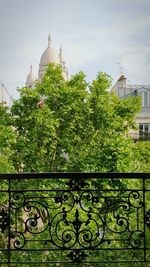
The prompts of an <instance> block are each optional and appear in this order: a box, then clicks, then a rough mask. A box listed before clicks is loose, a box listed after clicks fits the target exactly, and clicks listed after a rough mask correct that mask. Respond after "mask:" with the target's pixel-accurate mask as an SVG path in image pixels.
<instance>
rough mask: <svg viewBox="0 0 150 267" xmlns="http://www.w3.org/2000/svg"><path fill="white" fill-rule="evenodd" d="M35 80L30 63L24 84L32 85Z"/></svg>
mask: <svg viewBox="0 0 150 267" xmlns="http://www.w3.org/2000/svg"><path fill="white" fill-rule="evenodd" d="M35 80H36V77H35V75H34V73H33V71H32V65H31V66H30V73H29V74H28V76H27V79H26V86H28V87H33V85H34V82H35Z"/></svg>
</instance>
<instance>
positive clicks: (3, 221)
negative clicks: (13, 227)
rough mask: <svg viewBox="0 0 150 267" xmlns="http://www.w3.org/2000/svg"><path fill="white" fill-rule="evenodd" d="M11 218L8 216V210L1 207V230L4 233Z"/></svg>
mask: <svg viewBox="0 0 150 267" xmlns="http://www.w3.org/2000/svg"><path fill="white" fill-rule="evenodd" d="M8 224H9V218H8V211H6V209H4V208H2V209H0V231H1V232H2V233H4V232H5V230H6V229H7V228H8Z"/></svg>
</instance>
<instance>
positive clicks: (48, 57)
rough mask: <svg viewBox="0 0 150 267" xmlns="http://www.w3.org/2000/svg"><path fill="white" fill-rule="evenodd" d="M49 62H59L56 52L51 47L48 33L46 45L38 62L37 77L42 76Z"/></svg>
mask: <svg viewBox="0 0 150 267" xmlns="http://www.w3.org/2000/svg"><path fill="white" fill-rule="evenodd" d="M49 63H55V64H60V59H59V54H58V52H57V51H56V50H55V49H53V48H52V47H51V37H50V34H49V36H48V47H47V49H46V50H45V51H44V52H43V54H42V56H41V59H40V64H39V78H41V77H42V74H43V73H44V72H45V70H46V68H47V66H48V64H49Z"/></svg>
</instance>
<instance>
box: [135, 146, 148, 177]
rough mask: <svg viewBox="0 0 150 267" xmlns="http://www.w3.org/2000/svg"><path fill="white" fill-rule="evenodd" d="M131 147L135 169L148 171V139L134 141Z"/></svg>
mask: <svg viewBox="0 0 150 267" xmlns="http://www.w3.org/2000/svg"><path fill="white" fill-rule="evenodd" d="M133 149H134V150H133V152H134V157H135V165H136V170H137V171H139V172H150V141H139V142H136V143H135V145H134V148H133Z"/></svg>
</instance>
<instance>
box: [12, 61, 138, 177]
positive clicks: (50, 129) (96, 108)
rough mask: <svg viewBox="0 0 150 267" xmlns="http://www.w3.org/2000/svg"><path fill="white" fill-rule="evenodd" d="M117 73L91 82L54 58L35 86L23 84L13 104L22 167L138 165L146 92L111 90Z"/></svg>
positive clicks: (16, 152) (81, 168)
mask: <svg viewBox="0 0 150 267" xmlns="http://www.w3.org/2000/svg"><path fill="white" fill-rule="evenodd" d="M110 86H111V77H110V76H109V75H108V74H106V73H102V72H100V73H98V75H97V77H96V79H95V80H93V82H92V83H91V84H89V83H88V82H87V81H86V77H85V74H84V73H83V72H79V73H77V74H75V75H73V76H72V77H71V79H70V80H69V81H65V80H64V79H63V77H62V73H61V68H60V66H57V65H54V64H50V65H49V67H48V69H47V72H46V73H45V75H44V76H43V78H42V80H41V81H39V82H37V83H36V84H35V88H34V89H32V88H27V87H24V88H21V89H19V91H20V98H19V99H18V100H16V101H15V102H14V104H13V106H12V110H11V112H12V118H13V127H14V129H15V132H16V142H15V144H13V146H12V151H13V155H12V160H13V163H14V167H15V169H16V170H17V171H24V172H31V171H35V172H51V171H119V172H120V171H134V155H133V145H134V143H133V141H132V140H131V138H129V137H128V132H129V130H130V129H133V128H134V127H135V123H134V118H135V116H136V114H137V113H138V112H139V110H140V98H138V97H134V96H131V97H128V98H126V99H119V98H118V97H117V96H116V95H114V94H113V93H110V92H109V88H110Z"/></svg>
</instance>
